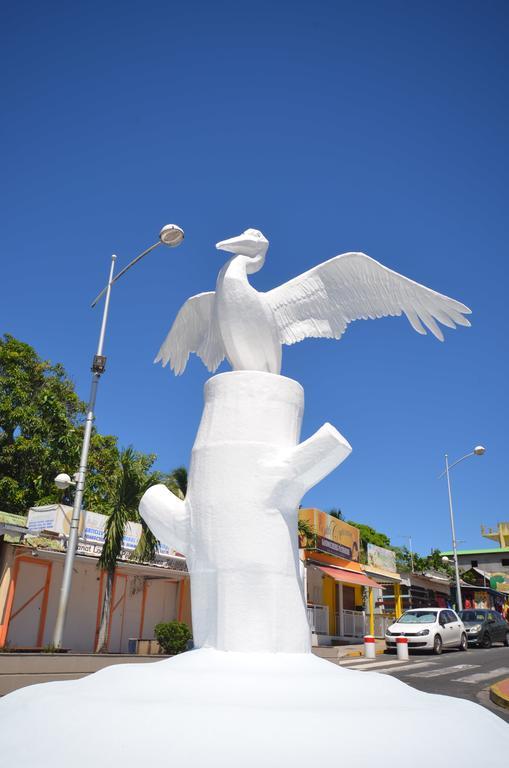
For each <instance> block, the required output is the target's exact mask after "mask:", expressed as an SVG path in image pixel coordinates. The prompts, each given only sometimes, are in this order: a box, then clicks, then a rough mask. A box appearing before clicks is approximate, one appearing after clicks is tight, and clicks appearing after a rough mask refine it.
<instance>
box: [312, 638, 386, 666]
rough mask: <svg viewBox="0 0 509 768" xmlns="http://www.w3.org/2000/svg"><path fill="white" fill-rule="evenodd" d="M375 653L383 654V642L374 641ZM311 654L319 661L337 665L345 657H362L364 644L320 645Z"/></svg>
mask: <svg viewBox="0 0 509 768" xmlns="http://www.w3.org/2000/svg"><path fill="white" fill-rule="evenodd" d="M375 647H376V653H377V654H379V653H384V651H385V640H376V641H375ZM312 650H313V653H314V654H315V656H319V657H320V658H321V659H326V660H327V661H332V662H333V663H335V664H339V662H340V660H341V659H343V658H345V657H352V656H364V643H354V644H352V645H322V646H317V647H314V648H313V649H312Z"/></svg>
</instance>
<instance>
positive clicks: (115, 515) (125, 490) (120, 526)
mask: <svg viewBox="0 0 509 768" xmlns="http://www.w3.org/2000/svg"><path fill="white" fill-rule="evenodd" d="M154 458H155V457H154V456H147V455H145V454H141V453H138V452H137V451H135V450H134V449H133V448H132V447H129V448H124V449H122V450H121V451H120V453H119V468H118V472H117V474H116V476H115V477H114V479H113V484H112V488H111V495H110V504H111V513H110V515H109V517H108V520H107V523H106V529H105V537H104V545H103V549H102V552H101V556H100V558H99V562H98V567H99V568H103V569H104V570H105V571H106V586H105V589H104V596H103V604H102V610H101V623H100V625H99V634H98V636H97V643H96V649H95V650H96V653H104V652H105V651H106V650H107V645H108V627H109V623H110V615H111V597H112V591H113V581H114V578H115V569H116V567H117V560H118V558H119V557H120V555H121V552H122V545H123V541H124V534H125V527H126V525H127V523H128V522H129V521H133V520H134V521H135V522H141V524H142V528H143V536H142V538H141V540H140V544H139V545H138V548H137V550H136V552H135V557H136V558H137V559H143V560H151V559H153V558H154V555H155V550H156V547H157V540H156V538H155V537H154V535H153V534H152V533H151V532H150V531H149V530H148V529H147V528H146V526H145V524H144V521H143V520H141V518H140V516H139V513H138V505H139V503H140V499H141V497H142V496H143V494H144V493H145V491H146V490H147V488H148V487H149V486H151V485H154V483H157V482H160V481H161V476H160V474H159V473H158V472H150V473H149V471H148V470H149V469H150V467H151V465H152V463H153V461H154Z"/></svg>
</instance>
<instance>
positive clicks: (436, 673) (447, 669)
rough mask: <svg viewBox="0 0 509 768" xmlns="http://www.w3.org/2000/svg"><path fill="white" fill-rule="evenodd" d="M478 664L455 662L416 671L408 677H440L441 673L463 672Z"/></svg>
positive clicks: (478, 665)
mask: <svg viewBox="0 0 509 768" xmlns="http://www.w3.org/2000/svg"><path fill="white" fill-rule="evenodd" d="M480 666H481V665H480V664H455V665H454V666H452V667H442V668H441V669H431V670H428V671H426V672H416V673H415V674H411V675H408V677H440V676H441V675H454V674H455V673H456V672H463V670H466V669H474V668H475V667H480Z"/></svg>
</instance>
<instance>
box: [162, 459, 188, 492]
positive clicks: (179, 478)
mask: <svg viewBox="0 0 509 768" xmlns="http://www.w3.org/2000/svg"><path fill="white" fill-rule="evenodd" d="M163 482H164V484H165V485H166V486H167V487H168V488H169V489H170V491H173V493H174V494H175V496H178V497H179V499H185V497H186V493H187V469H186V468H185V467H176V468H175V469H172V471H171V472H170V474H169V475H167V476H166V477H165V478H164V481H163Z"/></svg>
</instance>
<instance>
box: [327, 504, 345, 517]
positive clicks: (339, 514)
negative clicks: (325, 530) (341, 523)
mask: <svg viewBox="0 0 509 768" xmlns="http://www.w3.org/2000/svg"><path fill="white" fill-rule="evenodd" d="M329 515H331V516H332V517H335V518H336V520H344V519H345V518H344V517H343V513H342V511H341V510H340V509H338V508H337V507H333V508H332V509H329Z"/></svg>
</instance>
